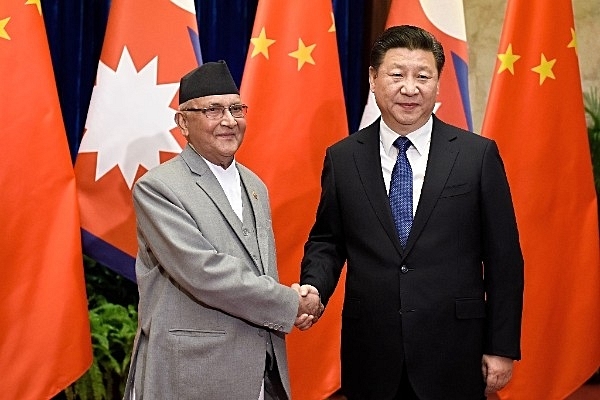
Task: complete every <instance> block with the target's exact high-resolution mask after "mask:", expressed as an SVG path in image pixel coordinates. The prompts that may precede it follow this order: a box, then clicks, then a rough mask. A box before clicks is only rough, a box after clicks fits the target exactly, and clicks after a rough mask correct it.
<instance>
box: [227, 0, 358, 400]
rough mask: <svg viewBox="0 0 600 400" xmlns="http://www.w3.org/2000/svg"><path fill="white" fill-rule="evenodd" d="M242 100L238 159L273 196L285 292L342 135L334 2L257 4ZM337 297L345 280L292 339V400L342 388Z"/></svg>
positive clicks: (297, 272)
mask: <svg viewBox="0 0 600 400" xmlns="http://www.w3.org/2000/svg"><path fill="white" fill-rule="evenodd" d="M241 95H242V101H244V102H245V103H246V104H248V106H249V109H248V115H247V116H246V119H247V121H248V128H247V131H246V135H245V138H244V143H243V144H242V147H241V149H240V150H239V152H238V154H237V155H236V158H237V159H238V160H239V161H240V162H241V163H242V164H245V165H247V166H248V167H250V168H251V169H252V170H254V171H255V172H256V173H257V174H258V175H259V176H260V177H261V178H262V179H263V180H264V181H265V183H266V184H267V186H268V188H269V194H270V199H271V207H272V211H273V228H274V230H275V242H276V245H277V256H278V270H279V276H280V279H281V282H282V283H284V284H286V285H289V284H292V283H294V282H297V281H298V280H299V276H300V261H301V259H302V254H303V246H304V243H305V242H306V239H307V237H308V232H309V231H310V228H311V226H312V224H313V223H314V220H315V213H316V209H317V205H318V202H319V196H320V191H321V190H320V177H321V169H322V167H323V159H324V157H325V149H326V147H327V146H329V145H331V144H333V143H334V142H336V141H338V140H339V139H342V138H343V137H346V136H347V135H348V127H347V122H346V108H345V103H344V94H343V89H342V80H341V74H340V66H339V59H338V50H337V41H336V31H335V23H334V19H333V12H332V5H331V1H330V0H319V1H304V2H300V1H280V0H260V1H259V3H258V9H257V12H256V19H255V21H254V30H253V32H252V39H251V45H250V49H249V52H248V58H247V60H246V67H245V69H244V76H243V80H242V87H241ZM342 291H343V282H342V280H341V281H340V283H339V284H338V290H337V291H336V294H335V295H334V296H333V298H332V299H331V301H330V302H329V304H328V306H327V309H326V310H325V313H324V315H323V317H322V318H321V319H320V320H319V322H318V323H317V324H316V325H315V326H314V327H313V328H311V329H310V330H309V331H307V332H300V331H298V330H294V332H293V333H292V334H290V335H289V336H288V339H287V340H288V355H289V359H290V361H289V365H290V375H291V384H292V393H293V397H295V398H298V399H307V400H310V399H324V398H325V397H327V396H329V395H330V394H331V393H333V392H334V391H336V390H337V389H338V388H339V386H340V366H339V363H340V362H339V347H340V328H341V320H340V315H341V300H342V296H343V293H342ZM307 362H309V363H310V365H309V364H306V363H307Z"/></svg>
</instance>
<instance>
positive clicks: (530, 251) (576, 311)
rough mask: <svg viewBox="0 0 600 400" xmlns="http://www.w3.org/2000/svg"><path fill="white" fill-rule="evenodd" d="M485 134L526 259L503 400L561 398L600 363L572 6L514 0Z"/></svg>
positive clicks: (598, 287) (594, 244)
mask: <svg viewBox="0 0 600 400" xmlns="http://www.w3.org/2000/svg"><path fill="white" fill-rule="evenodd" d="M504 21H505V22H504V28H503V32H502V38H501V40H500V47H499V50H498V53H499V54H498V61H497V64H496V71H495V75H494V77H493V80H492V87H491V91H490V96H489V102H488V106H487V110H486V114H485V119H484V123H483V134H484V135H485V136H487V137H490V138H492V139H494V140H496V141H497V142H498V145H499V147H500V152H501V154H502V157H503V160H504V163H505V166H506V170H507V174H508V178H509V182H510V186H511V191H512V194H513V201H514V204H515V211H516V214H517V223H518V226H519V234H520V239H521V246H522V248H523V254H524V257H525V299H524V300H525V301H524V310H523V331H522V332H523V334H522V361H520V362H518V363H516V364H515V370H514V374H513V378H512V381H511V382H510V383H509V385H508V386H507V387H506V388H505V389H504V390H502V391H501V392H500V393H499V395H500V397H501V398H502V399H515V400H521V399H544V400H562V399H564V398H565V397H567V395H569V394H570V393H572V392H573V391H575V390H576V389H577V388H578V387H579V386H580V385H581V384H582V383H583V382H585V381H586V379H587V378H589V377H590V376H591V375H592V373H593V372H594V371H595V370H596V369H597V368H598V366H599V365H600V262H599V257H600V250H599V239H598V209H597V206H596V193H595V190H594V183H593V177H592V165H591V160H590V152H589V147H588V139H587V131H586V122H585V114H584V107H583V99H582V89H581V81H580V76H579V66H578V62H577V41H576V36H575V30H574V24H573V9H572V5H571V1H570V0H555V1H552V2H548V1H546V0H509V1H508V6H507V10H506V18H505V20H504Z"/></svg>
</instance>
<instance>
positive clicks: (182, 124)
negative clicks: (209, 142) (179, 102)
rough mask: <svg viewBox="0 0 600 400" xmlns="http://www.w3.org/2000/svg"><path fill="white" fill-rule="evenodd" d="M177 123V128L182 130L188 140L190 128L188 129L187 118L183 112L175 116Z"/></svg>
mask: <svg viewBox="0 0 600 400" xmlns="http://www.w3.org/2000/svg"><path fill="white" fill-rule="evenodd" d="M175 123H176V124H177V126H178V127H179V129H180V130H181V134H182V135H183V136H184V137H185V138H187V137H188V136H189V134H190V133H189V131H188V127H187V119H186V118H185V116H184V115H183V113H182V112H179V111H178V112H177V113H176V114H175Z"/></svg>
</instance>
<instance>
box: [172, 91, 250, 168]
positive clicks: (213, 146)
mask: <svg viewBox="0 0 600 400" xmlns="http://www.w3.org/2000/svg"><path fill="white" fill-rule="evenodd" d="M232 104H241V100H240V96H239V95H237V94H226V95H215V96H206V97H199V98H196V99H192V100H190V101H189V102H186V103H185V104H184V107H183V108H184V109H189V108H206V107H210V106H223V107H225V113H224V115H223V117H221V118H218V119H209V118H207V117H206V115H205V114H204V113H203V112H200V111H180V112H178V113H177V115H176V117H175V120H176V122H177V125H178V126H179V128H180V129H181V132H182V134H183V136H185V138H186V139H187V141H188V142H190V143H191V144H192V146H194V149H196V151H197V152H198V153H200V155H202V156H203V157H204V158H206V159H207V160H208V161H210V162H211V163H213V164H216V165H220V166H222V167H223V168H227V167H228V166H229V165H230V164H231V163H232V162H233V156H234V155H235V152H236V151H237V150H238V148H239V147H240V145H241V144H242V140H243V139H244V132H245V131H246V119H245V118H244V117H242V118H234V117H233V116H232V115H231V113H230V112H229V109H228V107H229V106H231V105H232Z"/></svg>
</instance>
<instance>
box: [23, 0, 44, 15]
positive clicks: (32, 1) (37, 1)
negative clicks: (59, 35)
mask: <svg viewBox="0 0 600 400" xmlns="http://www.w3.org/2000/svg"><path fill="white" fill-rule="evenodd" d="M28 4H35V5H36V6H37V8H38V12H39V13H40V15H42V5H41V4H40V0H27V1H26V2H25V5H28Z"/></svg>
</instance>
